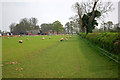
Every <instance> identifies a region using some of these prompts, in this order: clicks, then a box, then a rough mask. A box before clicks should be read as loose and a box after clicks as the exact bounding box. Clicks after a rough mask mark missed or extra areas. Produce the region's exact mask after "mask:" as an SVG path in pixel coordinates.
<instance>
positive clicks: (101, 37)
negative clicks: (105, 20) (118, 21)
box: [80, 32, 120, 54]
mask: <svg viewBox="0 0 120 80" xmlns="http://www.w3.org/2000/svg"><path fill="white" fill-rule="evenodd" d="M80 36H81V37H83V38H86V39H88V40H90V41H92V42H93V43H95V44H97V45H99V46H100V47H102V48H103V47H104V49H105V50H107V51H109V52H110V53H113V54H120V33H111V32H105V33H89V34H87V35H86V34H85V33H83V34H80Z"/></svg>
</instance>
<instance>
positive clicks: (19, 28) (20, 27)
mask: <svg viewBox="0 0 120 80" xmlns="http://www.w3.org/2000/svg"><path fill="white" fill-rule="evenodd" d="M37 24H38V19H37V18H34V17H32V18H30V19H28V18H23V19H21V20H20V22H19V23H18V24H16V23H12V24H10V26H9V28H10V32H11V33H13V34H15V35H18V34H28V33H29V32H31V31H32V30H37V31H39V32H38V33H37V34H48V33H51V34H54V33H55V32H56V34H63V33H64V34H65V33H66V34H73V32H74V31H75V30H74V27H75V23H74V22H73V21H70V22H67V23H66V24H65V27H63V25H62V23H61V22H60V21H58V20H56V21H54V22H53V23H42V24H41V25H40V26H39V25H37Z"/></svg>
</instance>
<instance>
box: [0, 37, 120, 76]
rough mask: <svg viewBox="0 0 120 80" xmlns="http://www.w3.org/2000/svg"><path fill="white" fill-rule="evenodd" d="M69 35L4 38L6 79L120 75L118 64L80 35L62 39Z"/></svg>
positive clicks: (3, 53)
mask: <svg viewBox="0 0 120 80" xmlns="http://www.w3.org/2000/svg"><path fill="white" fill-rule="evenodd" d="M66 36H70V35H58V36H23V37H10V38H6V37H4V38H2V64H3V65H2V75H3V78H117V77H118V64H117V63H115V62H114V61H110V60H109V59H108V58H107V57H105V56H104V55H102V54H101V52H100V51H98V50H94V48H91V47H90V46H88V44H87V43H85V42H84V41H83V40H82V39H81V38H80V37H79V36H77V35H72V38H68V40H67V41H60V39H61V38H65V37H66ZM43 37H44V38H45V39H44V40H42V38H43ZM49 37H51V39H49ZM27 38H28V39H29V40H26V39H27ZM19 40H23V43H19V42H18V41H19Z"/></svg>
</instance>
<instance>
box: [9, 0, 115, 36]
mask: <svg viewBox="0 0 120 80" xmlns="http://www.w3.org/2000/svg"><path fill="white" fill-rule="evenodd" d="M72 8H73V11H74V12H75V14H76V15H75V16H73V17H70V21H69V22H66V24H65V27H63V25H62V24H61V22H60V21H58V20H57V21H54V22H53V23H43V24H41V25H40V26H39V25H37V22H38V20H37V18H30V19H28V18H24V19H21V20H20V22H19V23H18V24H15V23H12V24H11V25H10V31H11V32H12V33H14V34H20V33H27V32H29V31H31V30H39V31H40V34H45V33H47V32H51V33H55V32H56V33H57V34H59V33H67V34H73V33H77V32H82V33H86V34H88V33H92V32H93V31H94V29H95V28H96V26H98V21H99V20H101V19H103V18H105V15H106V14H108V13H109V12H110V11H113V10H114V8H113V3H112V2H102V1H100V0H92V1H88V2H81V3H79V2H76V3H75V4H74V5H72ZM108 24H109V26H111V25H112V23H111V22H108ZM103 25H105V23H104V24H103ZM104 29H105V28H104Z"/></svg>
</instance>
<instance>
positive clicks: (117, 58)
mask: <svg viewBox="0 0 120 80" xmlns="http://www.w3.org/2000/svg"><path fill="white" fill-rule="evenodd" d="M80 38H81V39H82V40H84V41H85V42H87V43H88V44H89V46H90V47H93V48H95V49H98V50H100V51H102V52H101V53H102V54H103V55H105V56H106V57H108V58H109V59H110V60H113V61H114V62H116V63H118V64H120V58H119V57H118V56H116V55H114V54H112V53H110V52H108V51H106V50H105V49H104V47H103V48H101V47H99V46H98V45H97V44H95V43H93V42H92V41H91V40H87V39H85V38H82V37H81V36H80Z"/></svg>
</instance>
